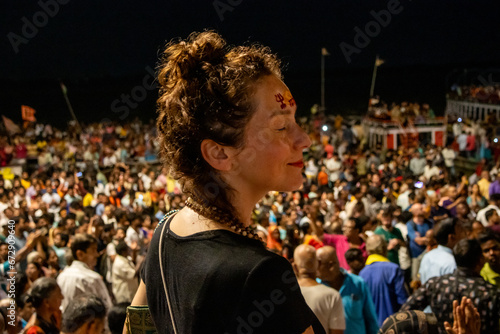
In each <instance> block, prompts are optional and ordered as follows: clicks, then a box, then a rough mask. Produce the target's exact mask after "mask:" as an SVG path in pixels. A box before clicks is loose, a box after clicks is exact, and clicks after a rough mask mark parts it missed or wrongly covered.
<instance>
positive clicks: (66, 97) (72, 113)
mask: <svg viewBox="0 0 500 334" xmlns="http://www.w3.org/2000/svg"><path fill="white" fill-rule="evenodd" d="M60 85H61V90H62V92H63V95H64V99H65V100H66V105H67V106H68V109H69V112H70V113H71V116H73V119H74V120H75V122H76V125H77V127H78V128H79V129H80V131H82V127H81V126H80V122H78V119H77V118H76V115H75V112H74V111H73V107H72V106H71V103H70V102H69V98H68V94H67V91H66V86H65V85H64V84H63V83H62V82H61V83H60Z"/></svg>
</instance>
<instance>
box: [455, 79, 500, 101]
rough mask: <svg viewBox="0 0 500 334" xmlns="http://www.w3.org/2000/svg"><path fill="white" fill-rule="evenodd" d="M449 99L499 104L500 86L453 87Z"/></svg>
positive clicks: (496, 84) (494, 84)
mask: <svg viewBox="0 0 500 334" xmlns="http://www.w3.org/2000/svg"><path fill="white" fill-rule="evenodd" d="M448 98H450V99H454V100H462V101H469V102H479V103H489V104H499V103H500V85H499V84H498V83H492V84H490V85H480V86H475V85H471V86H459V85H453V87H451V91H450V92H449V93H448Z"/></svg>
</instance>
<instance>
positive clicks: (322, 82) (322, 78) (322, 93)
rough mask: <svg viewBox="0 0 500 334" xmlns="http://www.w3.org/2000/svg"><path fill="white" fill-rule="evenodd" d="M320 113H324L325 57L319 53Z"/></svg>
mask: <svg viewBox="0 0 500 334" xmlns="http://www.w3.org/2000/svg"><path fill="white" fill-rule="evenodd" d="M321 111H325V55H324V54H323V51H321Z"/></svg>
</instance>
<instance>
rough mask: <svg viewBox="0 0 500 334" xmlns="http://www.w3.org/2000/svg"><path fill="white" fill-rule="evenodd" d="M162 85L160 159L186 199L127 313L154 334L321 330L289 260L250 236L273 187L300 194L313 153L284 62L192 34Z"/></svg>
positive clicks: (173, 50) (177, 47) (179, 46)
mask: <svg viewBox="0 0 500 334" xmlns="http://www.w3.org/2000/svg"><path fill="white" fill-rule="evenodd" d="M159 83H160V85H161V88H160V98H159V100H158V106H159V117H158V122H157V124H158V133H159V143H160V147H161V154H162V157H163V159H164V161H165V162H166V163H167V164H168V165H169V167H170V171H171V174H172V176H174V177H176V178H177V179H179V180H180V182H181V183H182V184H183V190H184V192H185V193H187V194H188V195H189V196H190V197H189V199H188V200H187V201H186V206H187V207H185V208H184V209H182V210H181V211H179V212H178V213H176V214H175V215H173V216H171V218H170V219H168V220H167V221H165V222H163V223H162V224H160V225H159V227H158V228H157V231H156V232H155V234H154V236H153V240H152V242H151V245H150V248H149V253H148V256H147V259H146V264H145V267H144V270H143V272H142V274H143V275H142V281H141V284H140V287H139V290H138V292H137V294H136V296H135V298H134V300H133V302H132V305H145V304H148V306H149V308H150V312H151V315H152V318H153V321H154V323H155V326H156V328H157V329H158V332H159V333H304V332H305V333H323V332H324V331H323V329H322V326H321V324H320V323H319V321H318V320H317V318H316V317H315V316H314V314H313V313H312V311H311V310H310V309H309V308H308V306H307V304H306V303H305V301H304V298H303V297H302V295H301V293H300V289H299V286H298V284H297V280H296V278H295V276H294V275H293V271H292V268H291V266H290V264H289V263H288V262H287V261H286V260H285V259H284V258H282V257H280V256H278V255H275V254H272V253H270V252H268V251H266V249H265V248H264V246H263V245H262V243H261V241H260V240H259V239H258V237H257V235H256V233H255V232H254V231H253V230H252V229H250V228H249V225H250V217H251V212H252V209H253V207H254V205H255V203H257V202H258V201H259V199H260V198H262V197H264V195H265V194H266V193H267V192H268V191H270V190H279V191H291V190H294V189H297V188H299V187H300V185H301V182H302V174H301V171H302V167H303V162H302V150H303V149H305V148H307V147H308V146H309V145H310V140H309V138H308V137H307V135H306V134H305V133H304V132H303V130H302V129H301V128H300V126H299V125H297V124H296V123H295V118H294V114H295V110H296V106H295V101H294V99H293V97H292V95H291V93H290V91H289V90H288V88H287V87H286V86H285V85H284V83H283V82H282V81H281V74H280V70H279V62H278V61H277V59H276V58H275V56H274V55H272V54H271V53H270V52H269V50H268V49H266V48H262V47H258V46H251V47H236V48H227V47H226V46H225V41H224V40H223V39H222V38H221V37H220V36H219V35H217V34H216V33H213V32H205V33H200V34H192V35H191V36H190V37H189V39H188V40H187V41H181V42H179V43H170V44H169V45H167V48H166V50H165V52H164V59H163V61H162V65H161V68H160V73H159ZM161 235H163V239H162V245H161V247H160V239H161ZM160 248H161V250H160ZM160 252H161V253H160ZM160 254H161V259H162V267H163V272H164V275H163V276H162V274H161V273H162V270H161V268H160V261H159V255H160ZM163 279H164V280H165V286H166V288H167V289H166V290H167V294H166V293H165V289H164V285H163ZM146 287H147V288H146ZM146 297H147V298H146ZM169 304H170V308H169Z"/></svg>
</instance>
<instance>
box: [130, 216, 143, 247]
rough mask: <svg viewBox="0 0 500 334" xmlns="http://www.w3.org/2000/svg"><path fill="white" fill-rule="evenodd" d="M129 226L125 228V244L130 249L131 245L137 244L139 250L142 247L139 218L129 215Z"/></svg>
mask: <svg viewBox="0 0 500 334" xmlns="http://www.w3.org/2000/svg"><path fill="white" fill-rule="evenodd" d="M128 220H129V222H130V226H129V227H128V228H127V236H126V237H125V242H126V243H127V245H128V246H129V247H132V243H134V242H135V243H137V244H138V245H139V248H142V246H143V245H144V235H143V234H142V233H141V225H142V222H141V217H140V216H139V215H136V214H135V213H131V214H129V216H128Z"/></svg>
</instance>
